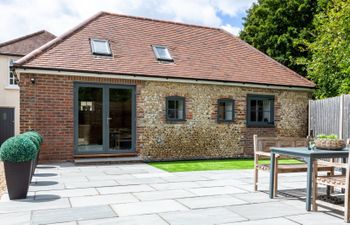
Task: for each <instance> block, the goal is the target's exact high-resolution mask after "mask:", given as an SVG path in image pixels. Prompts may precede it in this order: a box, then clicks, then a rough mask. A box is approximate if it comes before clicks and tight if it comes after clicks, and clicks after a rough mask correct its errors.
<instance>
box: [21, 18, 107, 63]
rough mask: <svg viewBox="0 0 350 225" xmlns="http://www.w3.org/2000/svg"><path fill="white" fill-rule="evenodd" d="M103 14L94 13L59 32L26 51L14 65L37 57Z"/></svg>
mask: <svg viewBox="0 0 350 225" xmlns="http://www.w3.org/2000/svg"><path fill="white" fill-rule="evenodd" d="M103 14H104V12H99V13H96V14H95V15H93V16H91V17H90V18H88V19H86V20H84V21H83V22H81V23H80V24H78V25H77V26H75V27H73V28H72V29H70V30H68V31H66V32H65V33H63V34H61V35H60V36H58V37H56V38H55V39H53V40H51V41H49V42H47V43H46V44H44V45H42V46H41V47H39V48H37V49H35V50H33V51H32V52H30V53H28V54H27V55H25V56H24V57H22V58H20V59H19V60H18V61H16V62H15V66H16V65H20V66H21V65H23V64H24V63H28V62H29V61H31V60H32V59H34V58H36V57H38V56H39V55H41V54H43V53H44V52H45V51H46V50H48V49H50V48H53V47H54V46H55V45H57V44H59V43H61V42H62V41H64V40H65V39H67V38H68V37H70V36H72V35H73V34H75V33H76V32H77V31H79V30H80V29H82V28H84V27H85V26H86V25H88V24H89V23H91V22H92V21H94V20H95V19H97V18H98V17H100V16H101V15H103Z"/></svg>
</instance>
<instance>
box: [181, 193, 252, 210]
mask: <svg viewBox="0 0 350 225" xmlns="http://www.w3.org/2000/svg"><path fill="white" fill-rule="evenodd" d="M176 200H177V201H179V202H181V203H182V204H183V205H185V206H187V207H188V208H190V209H200V208H209V207H218V206H230V205H241V204H246V203H247V202H246V201H243V200H241V199H238V198H234V197H232V196H229V195H214V196H201V197H193V198H182V199H176Z"/></svg>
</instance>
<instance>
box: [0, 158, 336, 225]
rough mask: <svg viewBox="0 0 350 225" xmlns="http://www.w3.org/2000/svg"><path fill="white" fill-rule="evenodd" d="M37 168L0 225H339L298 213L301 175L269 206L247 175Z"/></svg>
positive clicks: (332, 216)
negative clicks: (31, 222)
mask: <svg viewBox="0 0 350 225" xmlns="http://www.w3.org/2000/svg"><path fill="white" fill-rule="evenodd" d="M39 167H41V168H39V169H37V174H36V176H34V177H33V181H34V183H32V185H31V187H30V192H29V197H28V198H27V199H25V200H16V201H10V200H9V199H8V197H7V196H6V195H3V196H2V197H1V200H0V224H1V225H2V224H20V225H26V224H29V220H30V215H31V214H32V215H35V216H36V218H39V213H41V212H44V214H43V215H44V216H43V217H42V218H46V219H47V220H48V221H42V222H43V223H42V224H50V225H54V224H55V225H73V224H75V225H78V224H94V225H95V224H117V225H118V224H125V225H136V224H137V225H139V224H145V225H149V224H152V225H157V224H159V225H165V224H189V223H190V224H191V225H192V224H194V225H195V224H215V225H219V224H220V225H232V224H242V225H255V224H271V225H275V224H276V225H277V224H287V225H292V224H295V223H297V224H306V225H308V224H315V223H317V224H330V225H333V224H343V222H342V215H341V214H339V213H338V212H335V211H332V210H330V209H323V208H321V207H320V212H318V213H314V212H306V211H305V201H304V198H305V186H304V185H305V173H291V174H281V175H280V176H279V184H280V186H279V190H280V191H279V193H278V197H277V198H275V199H270V198H269V197H268V195H267V194H266V193H267V192H266V193H265V192H261V191H259V192H253V171H252V170H220V171H195V172H178V173H169V172H165V171H162V170H159V169H157V168H154V167H152V166H150V165H147V164H143V163H139V164H117V165H91V166H74V165H73V164H71V163H65V164H55V165H39ZM259 178H260V181H261V182H260V186H259V189H260V190H268V187H269V173H260V176H259ZM320 191H321V192H322V188H321V189H320ZM186 196H187V197H186ZM94 207H95V208H94ZM106 207H107V209H109V211H108V210H107V211H108V212H112V214H110V213H108V212H107V211H106V210H104V209H106ZM108 207H109V208H108ZM112 207H113V208H112ZM99 210H101V211H99ZM206 210H208V211H206ZM118 214H119V216H120V217H118ZM163 214H164V215H167V216H168V218H167V219H168V220H169V221H166V220H165V218H163V217H161V216H160V215H163ZM208 215H209V216H208ZM9 218H10V219H9ZM57 218H58V219H57ZM221 218H222V221H221V220H220V219H221ZM225 218H228V220H230V219H231V220H232V221H228V220H225ZM242 218H243V220H242ZM236 219H237V221H236ZM246 219H250V220H249V221H246ZM4 221H5V222H4ZM39 222H40V221H39ZM40 223H41V222H40Z"/></svg>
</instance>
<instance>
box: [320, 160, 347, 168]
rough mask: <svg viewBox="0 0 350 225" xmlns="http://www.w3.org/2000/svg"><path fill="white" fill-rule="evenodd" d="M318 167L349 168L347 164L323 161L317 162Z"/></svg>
mask: <svg viewBox="0 0 350 225" xmlns="http://www.w3.org/2000/svg"><path fill="white" fill-rule="evenodd" d="M317 166H332V167H336V168H343V169H346V168H347V164H346V163H336V162H328V161H323V160H317Z"/></svg>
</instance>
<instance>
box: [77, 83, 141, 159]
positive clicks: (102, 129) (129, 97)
mask: <svg viewBox="0 0 350 225" xmlns="http://www.w3.org/2000/svg"><path fill="white" fill-rule="evenodd" d="M135 114H136V109H135V87H134V86H126V85H125V86H124V85H123V86H122V85H118V86H117V85H107V84H101V85H98V84H82V83H76V84H75V86H74V136H75V138H74V139H75V140H74V145H75V153H76V154H99V153H101V154H102V153H103V154H106V153H126V152H134V151H135V136H136V135H135V132H136V130H135V127H136V124H135Z"/></svg>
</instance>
